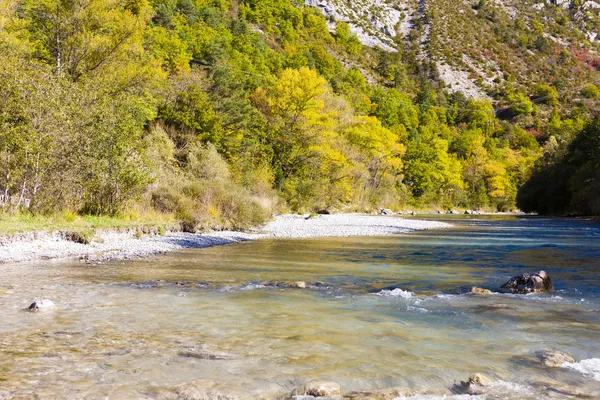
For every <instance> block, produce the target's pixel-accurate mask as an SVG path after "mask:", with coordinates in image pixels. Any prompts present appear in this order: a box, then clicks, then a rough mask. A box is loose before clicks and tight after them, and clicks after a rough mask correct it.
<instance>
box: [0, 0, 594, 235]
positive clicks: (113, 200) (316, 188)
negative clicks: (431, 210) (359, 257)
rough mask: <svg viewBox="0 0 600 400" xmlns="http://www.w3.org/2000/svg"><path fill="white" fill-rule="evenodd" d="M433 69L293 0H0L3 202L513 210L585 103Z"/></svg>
mask: <svg viewBox="0 0 600 400" xmlns="http://www.w3.org/2000/svg"><path fill="white" fill-rule="evenodd" d="M434 70H435V67H434V66H431V65H427V62H426V61H424V60H422V61H419V60H418V58H416V57H415V51H414V50H411V46H410V44H407V50H406V51H401V52H398V53H386V52H383V51H380V50H375V49H371V48H367V47H363V46H362V45H361V44H360V41H359V40H358V39H357V37H356V36H355V35H353V34H351V33H350V30H349V29H348V26H347V24H344V23H339V24H338V25H337V29H336V31H335V32H333V33H330V32H329V30H328V27H327V24H326V20H325V18H324V17H323V16H322V15H320V13H319V12H318V11H316V10H314V9H312V8H310V7H301V6H295V5H293V4H292V3H291V2H289V1H287V0H270V1H268V0H246V1H239V2H238V1H237V0H232V1H231V2H228V1H225V0H77V1H75V0H3V2H2V4H1V5H0V190H1V191H2V193H1V196H2V197H1V200H2V201H1V203H2V207H3V209H4V211H14V210H19V209H27V210H29V211H31V212H34V213H51V212H55V211H61V210H70V211H75V212H79V213H89V214H108V215H116V214H119V213H123V212H124V211H125V210H127V209H131V208H132V207H134V206H136V205H137V206H138V207H139V206H142V207H152V208H153V209H154V210H157V211H158V212H162V213H167V214H172V215H176V216H177V218H179V219H180V220H182V221H183V222H184V226H185V227H186V228H188V229H190V230H194V229H196V227H197V226H226V227H229V226H233V227H244V226H247V225H251V224H255V223H257V222H260V221H262V220H264V219H265V218H266V217H267V216H268V213H269V212H270V211H275V210H283V209H290V210H318V209H357V210H368V209H373V208H377V207H396V208H400V207H404V206H408V205H410V206H413V207H414V206H417V207H419V206H421V207H439V208H451V207H455V206H459V207H465V208H467V207H468V208H490V209H498V210H509V209H513V208H514V207H515V199H516V194H517V190H518V188H519V187H520V186H521V185H522V184H523V183H524V182H525V181H526V180H527V179H528V178H529V175H530V171H531V169H532V167H533V165H534V163H535V161H536V160H537V159H538V157H539V155H540V154H541V147H540V144H539V143H538V141H542V142H543V141H547V140H550V138H554V140H555V142H556V140H557V139H560V140H561V141H567V139H568V140H570V139H571V138H573V137H575V135H576V134H577V132H578V131H579V130H580V129H581V127H582V124H583V121H584V120H585V119H586V118H588V117H587V115H588V112H587V111H586V110H585V105H584V104H583V103H582V105H581V106H580V107H578V108H577V110H576V112H575V113H574V114H573V115H571V113H566V112H564V111H561V110H560V109H559V107H558V104H559V103H558V102H559V99H558V98H557V95H556V93H555V92H556V91H555V89H554V88H553V87H540V88H539V90H540V93H541V94H542V95H543V96H544V98H547V99H548V101H546V102H545V104H539V105H537V104H536V105H535V106H534V105H533V104H532V103H531V102H530V101H529V99H528V98H527V97H525V96H523V94H521V93H520V92H517V91H514V92H510V91H509V92H507V96H508V97H507V98H506V99H507V101H509V102H510V103H511V104H512V105H513V108H512V115H510V116H509V117H508V118H509V120H506V118H505V119H504V120H500V119H498V118H497V117H496V112H495V110H494V108H493V107H492V105H491V104H490V102H489V101H487V100H469V99H467V98H466V97H465V96H464V95H462V94H461V93H454V94H448V92H446V91H445V90H444V89H443V87H442V86H443V85H440V83H439V81H437V80H436V78H435V74H434V73H433V72H434ZM583 91H585V96H586V97H587V98H593V97H598V87H597V86H595V85H588V86H586V87H585V88H583ZM583 91H582V93H583ZM510 96H512V97H510ZM540 109H542V111H544V112H545V113H546V114H547V118H546V119H545V120H543V119H542V117H539V118H537V119H532V118H531V116H532V115H534V114H535V115H541V114H543V113H541V112H540V111H539V110H540ZM534 122H535V127H536V128H537V129H535V130H534V129H532V124H533V123H534ZM565 132H567V133H565ZM569 135H570V136H569ZM536 139H537V140H536Z"/></svg>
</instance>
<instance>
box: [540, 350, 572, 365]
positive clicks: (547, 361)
mask: <svg viewBox="0 0 600 400" xmlns="http://www.w3.org/2000/svg"><path fill="white" fill-rule="evenodd" d="M535 355H536V357H537V358H538V360H540V362H541V363H542V364H544V365H545V366H547V367H552V368H558V367H562V366H563V364H564V363H567V362H568V363H574V362H575V359H574V358H573V357H571V355H569V354H567V353H565V352H562V351H558V350H541V351H538V352H536V353H535Z"/></svg>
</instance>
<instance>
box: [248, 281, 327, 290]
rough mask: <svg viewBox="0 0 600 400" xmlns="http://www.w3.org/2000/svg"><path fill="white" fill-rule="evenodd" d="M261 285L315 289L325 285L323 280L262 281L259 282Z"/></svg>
mask: <svg viewBox="0 0 600 400" xmlns="http://www.w3.org/2000/svg"><path fill="white" fill-rule="evenodd" d="M258 284H259V285H261V286H266V287H277V288H283V289H314V288H319V287H321V286H323V284H322V283H321V282H305V281H290V282H282V281H261V282H259V283H258Z"/></svg>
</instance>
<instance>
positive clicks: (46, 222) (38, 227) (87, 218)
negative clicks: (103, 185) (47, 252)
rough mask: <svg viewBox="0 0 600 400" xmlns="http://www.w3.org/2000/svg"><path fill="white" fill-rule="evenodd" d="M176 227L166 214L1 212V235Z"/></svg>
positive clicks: (176, 224) (172, 219) (175, 222)
mask: <svg viewBox="0 0 600 400" xmlns="http://www.w3.org/2000/svg"><path fill="white" fill-rule="evenodd" d="M147 226H154V227H163V228H175V227H178V226H179V222H178V221H177V220H175V219H174V218H173V217H172V216H169V215H166V214H158V213H156V214H146V215H137V214H129V215H122V216H117V217H109V216H95V215H77V214H73V213H68V212H67V213H60V214H52V215H34V214H30V213H14V214H0V234H8V235H10V234H15V233H19V232H32V231H55V230H69V231H86V230H96V229H125V228H139V227H147Z"/></svg>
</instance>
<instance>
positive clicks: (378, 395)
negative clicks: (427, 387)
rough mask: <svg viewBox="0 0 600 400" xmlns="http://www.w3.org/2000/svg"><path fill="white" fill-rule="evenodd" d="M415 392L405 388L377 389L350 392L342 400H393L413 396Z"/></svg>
mask: <svg viewBox="0 0 600 400" xmlns="http://www.w3.org/2000/svg"><path fill="white" fill-rule="evenodd" d="M416 394H417V392H415V391H414V390H413V389H410V388H406V387H398V388H389V389H378V390H373V391H361V392H350V393H345V394H344V399H350V400H393V399H396V398H405V397H412V396H415V395H416Z"/></svg>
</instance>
